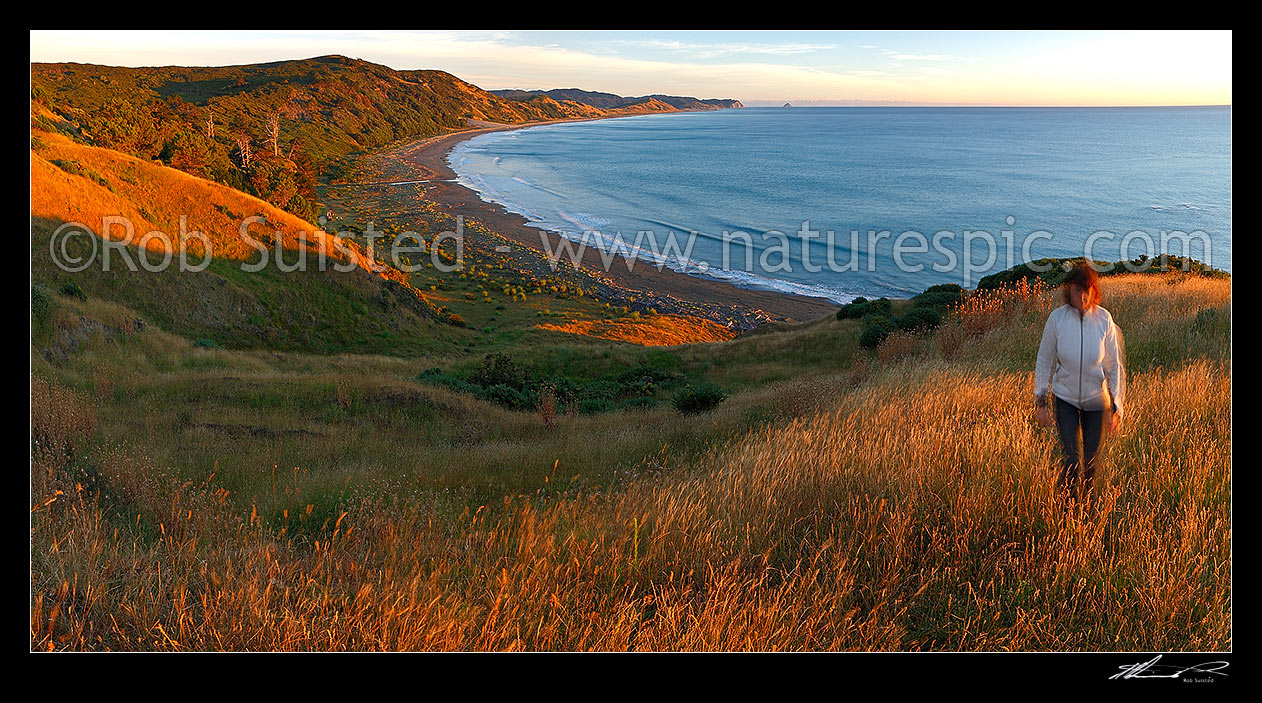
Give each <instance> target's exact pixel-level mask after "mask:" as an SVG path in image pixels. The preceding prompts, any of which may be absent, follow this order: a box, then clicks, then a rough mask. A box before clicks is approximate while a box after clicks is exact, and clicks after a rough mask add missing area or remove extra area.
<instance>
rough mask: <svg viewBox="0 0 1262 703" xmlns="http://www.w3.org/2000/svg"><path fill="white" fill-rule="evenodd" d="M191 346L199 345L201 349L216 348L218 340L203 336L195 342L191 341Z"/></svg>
mask: <svg viewBox="0 0 1262 703" xmlns="http://www.w3.org/2000/svg"><path fill="white" fill-rule="evenodd" d="M193 346H197V347H201V348H203V349H218V348H219V342H216V341H215V340H213V339H207V338H205V337H203V338H201V339H199V340H197V341H196V342H193Z"/></svg>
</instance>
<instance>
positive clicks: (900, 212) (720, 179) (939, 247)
mask: <svg viewBox="0 0 1262 703" xmlns="http://www.w3.org/2000/svg"><path fill="white" fill-rule="evenodd" d="M449 162H450V163H451V165H452V167H453V169H454V170H455V171H456V173H457V174H458V177H459V181H460V182H461V183H462V184H464V185H466V186H468V187H470V188H472V189H474V190H476V191H477V192H478V193H479V194H480V195H481V196H482V198H483V199H485V200H490V201H495V202H498V203H501V204H503V205H505V206H506V207H507V208H508V209H509V210H511V211H514V212H517V213H520V214H522V215H524V216H525V217H527V218H528V219H529V220H530V221H531V223H532V225H533V226H536V227H539V228H545V229H550V230H553V231H556V232H559V233H561V234H562V235H563V236H565V237H566V238H568V239H571V240H574V241H575V242H586V243H587V244H588V245H589V246H599V247H604V248H606V249H607V250H615V251H618V252H619V253H624V254H626V253H632V254H636V255H638V256H639V257H640V259H641V263H639V264H637V265H652V262H654V261H656V262H659V263H664V265H666V266H669V267H670V268H672V269H675V270H679V271H685V272H687V273H691V274H694V275H705V276H710V277H713V278H719V279H723V280H728V281H731V282H732V283H735V284H737V285H741V286H746V287H757V288H769V289H775V290H783V291H787V292H795V293H803V294H808V295H815V296H822V297H828V298H831V299H833V300H835V301H838V302H842V301H845V300H848V299H850V298H851V297H853V296H856V295H865V296H880V295H889V296H898V297H905V296H907V295H912V294H915V293H918V292H920V291H921V290H923V289H924V288H926V287H928V286H930V285H933V284H936V283H948V282H954V283H960V284H963V285H966V286H970V287H971V286H975V285H976V282H977V279H978V278H980V277H981V276H982V275H985V274H987V273H993V272H995V271H999V270H1002V269H1005V268H1008V267H1010V266H1013V265H1016V264H1019V263H1022V262H1024V261H1026V260H1031V259H1037V258H1041V257H1046V256H1082V255H1084V254H1086V253H1088V251H1087V246H1088V243H1090V252H1089V253H1090V255H1091V256H1092V258H1095V259H1097V260H1109V261H1114V260H1119V259H1122V258H1134V257H1136V256H1138V255H1140V254H1148V255H1150V256H1152V255H1155V254H1158V253H1161V252H1162V251H1166V252H1168V253H1172V254H1180V253H1183V247H1184V246H1185V243H1186V245H1187V246H1189V247H1190V252H1189V253H1190V255H1191V256H1193V257H1194V258H1197V259H1200V260H1201V261H1206V262H1208V263H1210V264H1212V265H1214V266H1216V267H1218V268H1221V269H1225V270H1228V271H1230V270H1231V109H1230V108H1229V107H1174V108H913V107H897V108H893V107H892V108H880V107H851V108H841V107H839V108H746V109H743V110H722V111H717V112H693V113H676V114H666V115H648V116H638V117H628V118H619V119H612V120H598V121H592V122H579V123H570V124H558V125H546V126H541V127H534V128H528V129H521V130H515V131H509V132H497V133H491V134H486V135H481V136H478V137H475V138H473V139H470V140H468V141H466V142H464V143H462V144H460V145H458V146H457V147H456V148H455V149H454V150H453V151H452V153H451V155H450V156H449ZM830 231H831V234H830ZM650 233H651V234H650ZM816 233H817V234H816ZM1171 233H1176V234H1171ZM1178 233H1182V234H1178ZM966 240H967V244H966ZM637 241H638V246H637ZM671 242H673V243H674V248H673V249H672V248H670V246H669V245H670V243H671ZM1163 242H1164V244H1165V246H1163ZM1123 244H1125V245H1126V249H1127V251H1126V252H1122V248H1123ZM725 252H726V258H725Z"/></svg>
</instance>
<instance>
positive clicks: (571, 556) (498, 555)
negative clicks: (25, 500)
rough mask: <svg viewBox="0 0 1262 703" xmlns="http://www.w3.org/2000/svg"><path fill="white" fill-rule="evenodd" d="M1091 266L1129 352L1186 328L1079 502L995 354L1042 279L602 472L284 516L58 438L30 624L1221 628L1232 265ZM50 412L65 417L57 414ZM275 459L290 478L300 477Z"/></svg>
mask: <svg viewBox="0 0 1262 703" xmlns="http://www.w3.org/2000/svg"><path fill="white" fill-rule="evenodd" d="M1109 286H1110V287H1108V288H1106V291H1105V292H1106V305H1110V306H1111V307H1110V310H1111V311H1112V312H1113V314H1114V317H1115V319H1117V320H1119V324H1120V325H1122V326H1123V329H1124V330H1125V331H1126V332H1127V334H1128V339H1129V340H1130V341H1131V346H1130V349H1131V351H1132V354H1133V353H1134V351H1133V350H1134V348H1135V347H1136V346H1139V347H1141V348H1144V349H1149V350H1153V351H1155V352H1160V353H1166V351H1165V350H1173V349H1174V348H1175V346H1176V345H1177V346H1178V347H1179V349H1180V350H1181V352H1180V353H1181V356H1180V359H1181V363H1177V364H1174V363H1162V364H1157V363H1138V364H1133V367H1138V368H1137V370H1136V371H1135V372H1134V373H1132V374H1131V377H1130V390H1129V391H1128V404H1127V405H1128V407H1127V426H1126V430H1125V432H1124V433H1123V434H1122V435H1120V436H1119V437H1117V438H1114V439H1112V440H1110V442H1109V443H1108V445H1107V447H1106V449H1105V455H1104V458H1103V461H1102V464H1101V466H1100V469H1099V471H1098V474H1097V477H1096V485H1095V492H1094V495H1095V500H1094V502H1093V503H1092V504H1091V505H1090V507H1089V508H1087V509H1084V510H1081V511H1072V512H1067V511H1066V510H1065V509H1064V508H1063V507H1062V505H1061V504H1060V503H1059V502H1058V500H1057V498H1056V496H1055V492H1054V490H1053V481H1054V477H1055V466H1056V464H1057V456H1056V452H1057V451H1059V449H1058V447H1057V444H1056V440H1055V437H1054V435H1053V431H1052V430H1047V429H1040V428H1038V427H1037V425H1036V424H1035V423H1034V422H1033V420H1032V417H1031V412H1030V410H1031V407H1030V402H1028V401H1029V398H1030V396H1031V395H1032V388H1033V379H1032V374H1031V373H1030V372H1029V370H1028V369H1027V370H1015V369H1016V368H1023V367H1022V364H1023V363H1024V359H1023V358H1021V359H1017V361H1019V362H1021V363H1014V362H1013V360H1012V359H1011V358H1009V357H1010V355H1011V354H1014V353H1016V352H1014V351H1013V350H1016V349H1024V348H1025V347H1028V346H1029V345H1031V344H1033V345H1034V346H1035V347H1036V346H1037V334H1038V332H1039V331H1041V327H1042V323H1041V319H1040V316H1041V315H1042V314H1043V310H1044V309H1045V308H1042V307H1040V308H1037V309H1035V310H1033V311H1028V310H1023V311H1021V312H1010V313H1009V314H1007V315H1001V316H996V317H994V318H990V319H988V321H987V323H986V325H985V329H982V330H980V331H975V333H976V334H977V335H978V336H970V337H969V338H967V339H965V340H964V341H963V342H961V344H960V347H959V349H958V350H957V351H956V352H955V353H954V354H951V355H949V356H948V357H944V355H943V354H942V353H941V352H940V351H938V350H937V349H934V348H930V347H929V345H924V348H920V347H917V348H916V349H915V350H914V352H913V353H909V354H907V355H902V356H900V357H899V358H897V359H886V360H884V361H882V360H880V359H878V360H877V364H876V365H874V366H871V367H870V368H869V369H868V370H867V371H864V372H863V373H862V374H858V375H855V374H854V372H852V371H844V372H838V373H836V374H834V375H833V376H829V377H828V378H824V379H819V380H816V381H812V382H810V383H803V384H802V393H803V394H804V395H802V399H801V401H800V402H802V403H806V402H807V401H808V399H810V401H811V402H810V404H809V405H807V406H804V407H807V408H808V410H807V411H806V412H804V413H801V414H799V416H797V418H796V419H794V420H791V421H788V422H784V423H781V424H778V425H768V426H764V427H762V428H761V429H758V430H756V431H754V432H753V433H751V434H749V435H747V436H744V437H740V438H737V439H736V440H733V441H732V442H730V443H728V444H726V445H725V446H722V447H719V448H717V449H716V450H715V451H714V452H713V453H712V455H710V456H708V457H705V458H703V459H701V460H700V461H699V462H697V463H696V465H694V466H692V467H689V468H688V469H686V470H676V471H670V472H661V471H658V472H649V473H646V474H644V475H642V476H640V477H639V478H637V479H635V480H632V481H631V482H629V483H628V484H627V485H625V487H622V488H620V489H618V490H615V491H609V490H599V489H581V490H573V491H566V490H561V489H558V490H555V491H549V492H540V493H537V494H533V495H509V496H505V497H504V498H503V499H502V500H501V501H497V502H491V503H488V504H487V505H485V506H482V507H480V508H477V509H472V510H465V511H463V512H453V511H450V510H448V509H446V508H445V507H444V505H443V504H442V502H441V501H440V500H439V498H438V497H437V496H426V495H421V496H415V497H411V498H407V499H392V498H391V497H389V496H370V497H367V498H365V499H364V500H363V501H362V502H360V503H356V504H354V505H347V506H345V510H344V511H343V513H339V514H338V515H337V516H336V518H335V519H334V518H324V519H320V520H319V521H320V523H321V524H319V525H314V524H307V523H306V522H305V520H306V519H307V518H306V516H307V515H310V512H309V511H305V510H303V509H302V508H300V507H296V508H295V509H294V510H292V511H289V510H287V511H286V513H285V520H286V523H285V524H284V526H283V527H281V528H280V529H279V530H278V529H276V528H274V527H271V526H267V525H265V524H264V522H263V521H262V520H259V519H257V516H256V514H255V513H253V512H252V511H247V510H243V509H240V508H239V507H237V506H236V505H234V503H233V501H232V500H231V498H230V497H229V496H227V495H226V494H225V492H224V491H223V490H222V489H220V488H217V487H216V484H215V481H214V479H213V478H212V479H210V480H208V481H206V482H204V483H202V484H201V485H191V484H188V483H185V484H179V485H177V484H173V483H165V482H164V481H165V479H162V478H161V477H162V475H163V474H162V472H161V471H157V470H156V468H157V467H155V466H153V465H152V463H151V462H148V461H147V460H146V459H145V457H144V455H143V453H142V452H141V451H140V450H139V449H137V448H134V447H132V448H128V447H117V446H111V445H108V444H107V445H105V446H106V448H107V450H108V451H106V450H102V451H101V452H100V453H98V454H95V455H94V457H93V459H94V462H93V466H94V467H95V479H94V480H95V481H96V486H98V490H97V491H96V493H95V494H94V493H93V492H92V491H91V490H75V489H74V484H73V481H74V478H73V477H74V476H75V472H76V471H82V464H83V462H82V461H81V459H80V456H79V454H76V455H75V456H72V457H70V458H67V459H60V458H58V459H57V460H56V461H55V462H53V463H55V464H56V465H55V466H52V467H51V475H52V476H53V477H54V478H55V479H56V480H59V481H62V483H61V484H60V487H61V489H62V490H63V491H64V492H65V494H66V495H67V496H68V498H67V499H66V500H64V501H60V500H59V501H55V502H53V503H51V504H49V505H46V506H43V507H40V508H38V509H36V510H34V511H33V513H32V588H33V594H32V608H31V646H32V648H35V649H62V648H66V649H146V650H189V649H193V650H204V649H211V650H223V649H231V650H347V649H353V650H365V649H370V650H379V649H380V650H451V649H462V650H627V649H637V650H822V649H832V650H930V649H932V650H1194V649H1206V650H1214V649H1227V648H1230V647H1231V631H1230V618H1231V607H1230V584H1231V560H1230V556H1231V554H1230V547H1231V514H1230V447H1231V426H1230V410H1231V393H1230V386H1231V375H1230V365H1229V361H1228V360H1227V358H1226V357H1225V356H1224V355H1222V354H1219V353H1215V350H1216V349H1218V348H1219V347H1221V346H1222V344H1223V342H1224V337H1223V336H1222V329H1221V328H1219V327H1215V325H1220V324H1221V323H1222V319H1223V316H1225V317H1226V318H1227V319H1228V320H1229V317H1230V302H1229V298H1230V289H1229V284H1223V283H1222V282H1218V283H1216V284H1215V283H1209V284H1204V285H1203V284H1202V282H1200V281H1196V280H1194V279H1184V280H1182V281H1176V282H1175V283H1172V284H1170V286H1169V287H1168V288H1165V287H1162V286H1165V284H1164V283H1163V282H1157V283H1155V284H1154V283H1149V284H1144V285H1139V284H1136V285H1134V286H1133V287H1131V286H1132V283H1131V282H1129V281H1121V280H1119V281H1117V282H1115V283H1112V284H1109ZM1040 295H1042V296H1043V298H1044V299H1045V300H1044V302H1042V303H1040V304H1041V305H1044V304H1045V305H1050V304H1051V301H1050V298H1049V296H1050V294H1049V293H1046V292H1044V293H1041V294H1040ZM1035 298H1036V296H1027V299H1028V300H1034V299H1035ZM1204 309H1214V310H1217V311H1218V312H1216V313H1214V314H1213V315H1204V314H1201V315H1200V317H1201V318H1203V319H1202V324H1201V325H1200V326H1199V327H1198V326H1197V325H1196V323H1195V319H1196V318H1197V317H1198V313H1199V311H1200V310H1204ZM1210 318H1212V319H1210ZM1205 319H1208V322H1205ZM1189 320H1191V322H1189ZM1185 323H1186V324H1185ZM955 324H961V325H963V324H964V323H963V322H960V321H958V320H957V322H956V323H955ZM1171 326H1176V327H1178V328H1179V329H1180V330H1181V331H1179V332H1178V333H1174V332H1168V331H1166V328H1167V327H1171ZM1227 330H1228V334H1229V327H1228V328H1227ZM1022 353H1027V354H1028V355H1029V356H1030V361H1031V362H1032V355H1033V350H1032V349H1030V350H1028V352H1022ZM1171 353H1173V352H1171ZM1029 366H1030V367H1032V363H1031V364H1030V365H1029ZM810 388H814V389H815V390H814V393H813V394H811V393H810V392H809V389H810ZM53 392H54V394H57V393H58V391H56V390H54V391H53ZM58 397H62V396H58ZM85 402H86V401H83V400H81V399H80V400H76V401H75V403H85ZM794 402H795V403H796V402H799V401H794ZM32 403H33V408H32V409H33V412H36V411H39V412H44V410H41V409H40V408H42V407H44V406H38V407H37V406H36V404H35V400H34V391H33V400H32ZM76 407H77V406H76ZM76 412H77V411H76ZM536 422H537V421H536ZM43 426H45V427H51V428H63V429H62V430H59V431H60V432H62V434H54V435H52V436H51V439H50V440H49V441H50V442H51V446H56V445H57V444H58V442H65V441H71V442H80V445H81V443H82V442H81V440H76V439H73V437H77V436H78V435H75V434H74V432H75V430H74V429H73V428H74V427H76V426H77V424H76V423H74V422H48V423H45V424H44V425H43ZM53 432H56V430H54V431H53ZM76 446H79V445H76ZM57 456H58V457H60V455H57ZM136 476H144V477H157V478H152V479H149V480H148V482H147V483H146V481H145V480H141V481H137V479H136V478H135V477H136ZM286 480H292V482H293V485H294V488H295V491H294V495H295V496H297V495H300V494H301V490H300V489H301V483H302V482H303V481H305V480H310V479H308V478H306V477H304V476H302V475H301V474H299V473H295V474H294V475H293V476H292V478H287V479H286ZM153 486H161V487H163V489H162V490H161V491H157V490H149V488H151V487H153ZM147 487H149V488H147ZM147 491H148V492H147Z"/></svg>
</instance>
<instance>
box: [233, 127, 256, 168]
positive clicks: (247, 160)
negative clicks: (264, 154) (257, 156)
mask: <svg viewBox="0 0 1262 703" xmlns="http://www.w3.org/2000/svg"><path fill="white" fill-rule="evenodd" d="M237 151H238V152H240V153H241V168H243V169H245V170H247V171H248V170H250V166H252V165H253V164H254V154H253V152H251V151H250V137H249V135H245V134H241V135H238V136H237Z"/></svg>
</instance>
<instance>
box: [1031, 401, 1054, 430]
mask: <svg viewBox="0 0 1262 703" xmlns="http://www.w3.org/2000/svg"><path fill="white" fill-rule="evenodd" d="M1034 419H1035V420H1037V421H1038V423H1039V427H1051V426H1052V410H1051V408H1048V407H1047V406H1046V405H1042V406H1039V407H1037V408H1035V409H1034Z"/></svg>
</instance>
